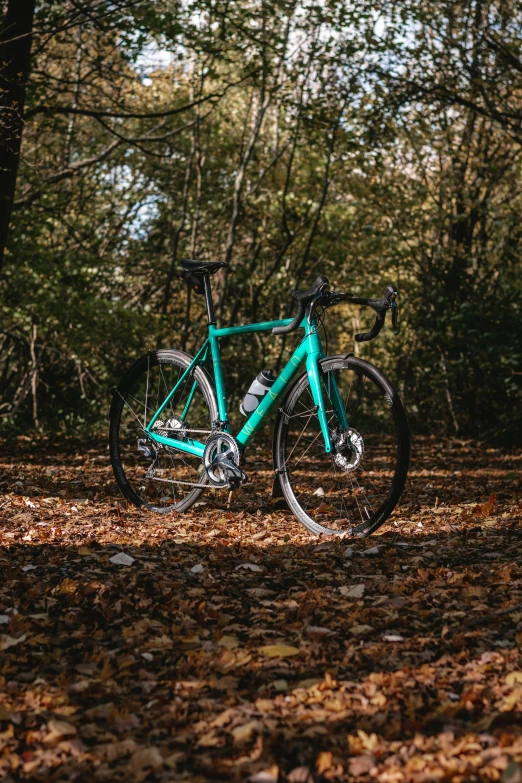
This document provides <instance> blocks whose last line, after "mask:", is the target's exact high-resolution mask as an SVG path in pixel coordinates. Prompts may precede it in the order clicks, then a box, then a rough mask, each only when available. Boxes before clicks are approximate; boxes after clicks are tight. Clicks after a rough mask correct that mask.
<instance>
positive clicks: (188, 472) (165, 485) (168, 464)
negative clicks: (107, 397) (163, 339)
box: [118, 359, 212, 510]
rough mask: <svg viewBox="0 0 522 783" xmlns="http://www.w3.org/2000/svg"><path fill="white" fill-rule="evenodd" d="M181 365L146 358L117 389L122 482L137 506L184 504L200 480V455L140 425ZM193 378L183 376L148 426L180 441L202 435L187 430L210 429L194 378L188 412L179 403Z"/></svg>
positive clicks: (209, 416)
mask: <svg viewBox="0 0 522 783" xmlns="http://www.w3.org/2000/svg"><path fill="white" fill-rule="evenodd" d="M185 369H186V366H184V365H182V364H181V363H179V364H178V363H177V362H174V361H173V360H172V359H170V360H168V359H167V360H159V361H158V360H156V359H149V361H148V363H147V366H146V367H145V369H144V371H143V372H142V373H140V374H139V375H138V376H137V377H136V378H135V379H134V380H133V381H132V382H131V383H130V384H129V388H128V391H125V392H122V393H121V394H120V406H121V415H120V420H119V431H118V450H119V460H120V463H121V468H122V471H123V473H124V476H125V481H126V482H127V484H128V485H129V487H130V490H131V492H132V493H133V495H134V496H135V498H133V499H134V500H135V502H136V499H137V502H138V503H139V504H140V505H146V506H148V507H149V508H153V509H155V510H168V509H173V508H176V507H180V506H183V505H185V504H186V503H187V502H188V500H189V499H190V498H192V497H193V496H194V494H196V495H199V494H200V493H201V492H202V487H203V486H204V485H205V484H206V475H205V473H204V471H203V470H202V462H201V458H199V457H193V456H191V455H190V454H186V453H182V452H180V451H177V450H176V449H173V448H170V447H168V446H162V445H160V444H158V443H156V442H154V441H152V440H151V439H150V437H149V436H148V434H147V433H146V432H145V426H146V424H147V423H148V422H149V421H150V419H151V417H152V416H153V415H154V413H155V411H156V410H157V409H158V408H159V406H160V405H161V403H162V402H163V400H164V399H165V397H166V396H167V394H168V393H169V392H170V390H171V389H172V388H173V387H174V386H175V385H176V383H177V381H178V380H179V378H180V377H181V375H182V374H183V372H184V371H185ZM193 384H194V378H193V377H192V376H191V377H190V378H187V379H186V380H185V381H184V382H183V383H182V385H181V387H180V389H179V390H178V391H177V392H176V394H175V396H174V397H173V399H172V400H171V401H170V402H169V404H168V405H167V406H166V407H165V409H164V411H163V412H162V414H161V416H160V417H159V418H158V420H157V422H156V423H155V425H154V431H156V432H159V433H160V434H162V435H165V436H167V437H175V438H179V439H180V440H182V441H186V440H187V438H190V437H193V438H194V439H197V440H204V439H205V438H206V436H205V435H204V434H202V433H201V434H198V433H196V432H189V430H191V431H192V430H204V431H206V432H208V431H209V430H210V429H211V424H212V413H211V410H210V407H209V402H208V400H207V396H206V395H205V393H204V391H203V388H202V386H201V384H200V383H199V382H197V383H196V389H195V391H194V393H193V395H192V400H191V402H190V407H189V410H188V413H187V414H185V416H184V415H183V414H184V411H185V406H186V404H187V402H188V400H189V396H190V394H191V392H192V387H193Z"/></svg>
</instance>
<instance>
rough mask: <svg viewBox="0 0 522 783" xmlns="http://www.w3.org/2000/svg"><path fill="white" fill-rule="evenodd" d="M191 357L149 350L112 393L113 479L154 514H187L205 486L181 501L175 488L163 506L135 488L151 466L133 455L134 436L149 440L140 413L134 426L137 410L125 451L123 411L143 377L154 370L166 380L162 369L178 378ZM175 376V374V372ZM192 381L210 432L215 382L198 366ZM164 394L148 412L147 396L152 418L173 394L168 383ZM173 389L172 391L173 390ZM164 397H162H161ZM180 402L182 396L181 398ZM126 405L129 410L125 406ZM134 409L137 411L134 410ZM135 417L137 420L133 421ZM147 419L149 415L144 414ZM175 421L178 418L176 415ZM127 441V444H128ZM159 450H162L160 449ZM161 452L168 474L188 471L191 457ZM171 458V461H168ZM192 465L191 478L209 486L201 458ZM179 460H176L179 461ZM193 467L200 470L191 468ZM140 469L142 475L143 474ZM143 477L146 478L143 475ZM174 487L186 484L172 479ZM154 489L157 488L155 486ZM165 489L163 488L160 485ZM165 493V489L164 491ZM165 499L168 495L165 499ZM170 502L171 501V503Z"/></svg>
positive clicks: (172, 451)
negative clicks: (129, 465)
mask: <svg viewBox="0 0 522 783" xmlns="http://www.w3.org/2000/svg"><path fill="white" fill-rule="evenodd" d="M192 358H193V357H192V356H190V355H189V354H187V353H184V352H183V351H178V350H174V349H169V350H164V349H161V350H155V351H150V352H149V353H148V354H146V355H145V356H142V357H140V358H139V359H138V360H137V361H136V362H134V364H133V365H132V366H131V367H130V368H129V370H128V371H127V373H126V374H125V375H124V377H123V378H122V380H121V382H120V384H119V385H118V386H117V387H116V389H115V390H114V393H113V400H112V404H111V408H110V412H109V419H110V429H109V450H110V459H111V464H112V467H113V470H114V476H115V478H116V483H117V484H118V486H119V488H120V490H121V492H122V493H123V495H124V497H125V498H126V499H127V500H128V501H129V502H130V503H132V504H133V505H135V506H137V507H145V508H147V509H149V510H150V511H155V512H157V513H168V512H171V511H186V510H187V509H188V508H190V506H192V505H193V503H195V502H196V501H197V500H198V498H199V497H201V494H202V493H203V492H204V489H205V486H197V487H196V486H193V488H192V489H191V490H187V492H186V494H184V495H181V490H180V492H179V493H178V498H176V496H175V495H174V490H173V489H172V492H173V495H172V498H171V499H169V502H167V501H165V502H164V504H163V505H159V504H158V503H157V502H156V503H155V502H153V501H151V500H150V499H148V498H146V497H144V496H143V495H144V492H143V491H141V492H140V491H139V490H140V487H138V486H136V483H137V481H136V474H138V475H137V479H138V481H139V482H142V483H145V479H144V478H143V475H145V476H146V473H147V472H148V471H149V469H150V463H149V462H147V458H144V459H143V466H141V463H140V462H139V457H140V455H137V456H136V454H134V452H133V446H132V437H135V439H137V437H138V435H139V437H141V438H143V439H144V440H145V441H146V440H147V439H146V433H144V428H143V425H142V424H141V422H140V421H139V414H138V422H137V423H135V419H136V418H137V417H136V415H135V414H136V411H137V410H138V408H136V410H135V411H134V413H133V415H132V416H129V418H130V421H131V422H134V428H135V433H132V432H131V435H130V438H127V436H126V441H125V450H124V449H123V435H122V416H123V415H125V414H124V411H125V412H126V411H127V410H128V408H131V406H130V404H129V399H133V400H135V399H136V396H135V395H132V391H133V389H135V388H136V387H137V385H138V386H139V383H140V381H142V380H143V378H144V374H145V373H147V372H149V376H150V371H151V369H154V368H157V367H159V368H160V372H159V376H160V377H164V373H163V370H164V368H168V367H171V368H176V370H177V374H178V377H179V376H180V374H181V373H182V372H183V371H184V370H185V369H186V368H187V367H188V366H189V365H190V363H191V361H192ZM173 375H175V373H173ZM149 376H147V394H148V389H149V385H148V381H149ZM193 379H194V380H195V381H197V389H196V393H197V391H198V390H199V392H200V395H198V400H199V404H200V406H201V416H202V417H206V422H205V427H204V428H206V429H208V430H211V428H212V423H213V422H214V421H216V419H217V418H218V407H217V402H216V394H215V390H214V386H213V384H212V381H211V380H210V378H209V376H208V373H207V372H206V370H205V369H204V368H203V367H201V366H197V367H196V368H195V369H194V373H193ZM174 381H175V378H173V382H172V386H173V385H174ZM163 386H164V388H162V389H161V391H159V390H158V395H157V396H158V400H154V405H155V406H156V407H155V408H154V405H152V407H151V408H150V410H149V405H148V399H147V396H146V397H145V408H144V409H145V411H147V410H148V413H149V415H152V413H153V412H154V410H157V408H158V407H159V405H160V404H161V402H162V401H163V399H164V398H165V397H166V395H167V393H168V391H170V388H168V387H169V384H168V383H167V382H166V381H165V379H164V383H163V384H162V387H163ZM172 386H171V388H172ZM161 395H163V397H161V399H160V396H161ZM180 399H181V396H180ZM133 405H136V402H133ZM205 405H206V407H207V409H208V410H207V411H205V410H204V406H205ZM126 406H127V407H126ZM132 410H134V409H132ZM174 414H175V411H174V410H173V409H172V410H169V414H168V415H169V416H174ZM133 417H134V418H133ZM145 418H146V413H145ZM174 418H175V416H174ZM191 424H192V426H194V422H191ZM127 441H128V442H127ZM153 445H154V444H153ZM122 451H125V459H124V458H123V457H122ZM158 451H159V450H158ZM162 453H164V454H165V462H166V463H167V470H168V471H169V475H178V473H179V472H183V471H185V472H186V470H187V468H186V465H187V464H188V459H189V458H188V457H187V455H183V454H182V453H181V452H179V451H177V450H175V449H169V448H168V447H162ZM167 457H168V459H167ZM151 459H152V458H151ZM192 459H193V463H191V464H190V466H189V467H190V470H191V475H192V473H194V480H195V481H197V483H198V484H201V485H206V483H207V476H206V473H205V472H204V471H201V470H200V469H199V465H202V462H201V460H198V458H195V457H194V458H192ZM176 460H177V461H176ZM126 461H127V464H126ZM128 463H131V470H130V471H129V467H128ZM179 463H182V464H181V465H179V471H178V472H177V468H178V464H179ZM192 464H194V465H195V466H196V465H197V466H198V467H196V468H194V469H193V468H192ZM183 466H185V467H183ZM145 468H147V471H145ZM140 470H141V473H140ZM129 473H132V474H133V475H132V476H131V475H129ZM142 474H143V475H142ZM152 480H153V481H154V480H155V481H156V483H157V482H158V481H166V480H165V479H159V478H157V477H154V479H152ZM170 482H171V487H174V485H176V486H179V487H181V488H183V487H184V486H185V485H184V484H181V483H180V484H177V482H176V479H174V480H172V479H170ZM166 483H169V480H167V481H166ZM153 486H154V485H153ZM159 486H160V487H162V485H159ZM158 491H159V490H158ZM165 491H166V490H165ZM165 497H166V498H167V497H168V496H165ZM170 500H171V501H172V502H170Z"/></svg>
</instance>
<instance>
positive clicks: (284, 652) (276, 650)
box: [259, 644, 300, 658]
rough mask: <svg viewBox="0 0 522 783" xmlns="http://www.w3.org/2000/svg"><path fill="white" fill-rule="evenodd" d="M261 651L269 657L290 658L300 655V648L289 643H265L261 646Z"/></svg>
mask: <svg viewBox="0 0 522 783" xmlns="http://www.w3.org/2000/svg"><path fill="white" fill-rule="evenodd" d="M259 652H260V653H261V654H262V655H265V656H266V657H267V658H290V657H291V656H292V655H299V653H300V650H299V649H298V648H297V647H291V646H289V645H287V644H265V645H264V646H263V647H260V648H259Z"/></svg>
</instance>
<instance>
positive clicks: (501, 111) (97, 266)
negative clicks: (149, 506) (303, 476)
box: [0, 0, 522, 437]
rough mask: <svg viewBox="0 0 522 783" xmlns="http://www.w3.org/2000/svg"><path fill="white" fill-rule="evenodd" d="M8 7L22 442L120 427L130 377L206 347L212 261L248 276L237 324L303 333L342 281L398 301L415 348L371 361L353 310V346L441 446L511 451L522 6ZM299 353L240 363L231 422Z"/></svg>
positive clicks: (342, 331)
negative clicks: (444, 437)
mask: <svg viewBox="0 0 522 783" xmlns="http://www.w3.org/2000/svg"><path fill="white" fill-rule="evenodd" d="M1 7H2V11H3V19H2V22H1V26H0V67H1V73H0V111H1V113H0V169H1V171H0V185H1V187H0V198H1V199H2V221H3V222H2V226H3V227H4V228H3V229H2V231H3V234H2V232H0V243H1V244H2V250H3V246H4V245H5V253H4V262H3V269H2V280H1V283H0V308H1V310H0V312H1V319H0V346H1V348H0V379H1V382H0V416H1V422H2V426H3V427H4V428H6V429H7V430H10V429H11V428H16V429H17V430H31V429H34V428H39V429H56V428H58V429H64V430H73V429H74V430H79V431H82V430H83V429H84V428H85V427H87V426H88V427H93V426H97V425H98V426H101V427H103V426H104V416H103V415H102V414H103V413H104V412H105V410H106V408H107V406H108V398H109V394H108V390H109V388H110V386H111V385H112V384H113V383H114V382H116V381H117V379H118V377H119V376H120V375H121V373H122V371H123V369H124V368H125V367H126V366H127V365H128V364H129V363H130V362H131V361H133V360H134V359H135V358H136V357H137V356H139V355H140V354H142V353H144V352H145V351H146V350H147V349H148V348H150V347H155V346H158V345H161V346H163V347H167V346H169V347H170V346H180V347H182V348H184V349H185V350H188V351H189V352H190V351H192V350H194V349H195V347H196V346H197V345H199V344H200V343H201V342H202V338H203V334H204V326H205V324H204V321H205V319H204V318H203V301H202V300H201V299H200V298H199V297H197V296H195V295H194V294H192V295H190V294H188V293H187V291H186V287H185V285H184V283H182V282H181V280H180V279H179V275H178V271H177V269H178V262H179V259H180V258H182V257H197V258H203V259H210V258H217V259H220V260H225V261H227V262H228V263H229V264H230V267H229V270H228V274H226V275H221V276H216V277H215V278H214V282H215V287H214V290H215V300H216V310H217V314H218V317H219V319H220V321H221V322H222V323H224V324H234V323H239V322H242V321H248V320H251V319H254V320H261V319H263V320H264V319H267V318H271V317H273V318H278V317H286V316H289V315H292V314H293V313H292V300H291V298H290V292H291V291H292V290H293V289H294V288H295V287H298V286H301V287H303V286H305V285H307V284H308V283H309V282H311V281H312V280H313V279H314V278H315V276H317V275H318V274H326V275H327V276H328V278H329V279H330V282H331V284H332V285H334V286H335V287H336V288H337V289H346V290H353V291H355V292H357V293H360V294H361V295H367V296H380V295H381V294H382V291H383V290H384V287H385V286H386V285H387V284H388V283H390V282H393V283H395V284H397V285H398V287H399V291H400V301H401V336H400V339H399V340H397V339H396V338H395V337H394V336H393V335H392V334H391V330H389V331H387V332H386V334H385V336H384V338H383V339H382V338H381V339H380V340H379V341H377V342H376V343H375V344H369V345H367V346H364V348H360V347H358V346H356V347H355V348H354V344H353V340H352V334H353V331H354V329H355V330H357V329H358V328H359V324H358V319H359V318H361V319H363V320H364V319H365V318H366V316H365V315H364V314H360V313H359V312H358V311H357V310H354V309H353V308H349V307H342V308H338V309H337V310H332V311H330V312H329V314H328V315H329V318H328V320H327V326H328V331H329V348H330V349H331V350H332V351H334V350H342V351H353V350H360V351H362V354H363V355H365V356H367V357H369V358H373V359H375V360H376V361H378V363H380V364H381V365H382V366H384V367H385V369H386V370H387V372H388V373H389V374H390V376H391V377H392V378H393V379H394V380H395V382H396V383H397V385H398V386H399V390H400V392H401V395H402V396H403V398H404V401H405V404H406V407H407V408H408V411H409V416H410V419H411V421H412V422H413V423H414V425H415V426H416V427H417V428H419V429H421V430H424V431H426V430H429V431H437V432H442V431H446V432H449V433H457V434H459V435H463V436H464V435H467V434H481V435H484V436H485V437H496V436H509V435H512V434H513V432H514V431H515V429H516V427H515V424H516V422H518V425H520V416H521V414H520V401H521V383H520V381H521V378H522V262H521V249H522V231H521V228H520V227H521V225H522V220H521V212H522V195H521V192H520V181H521V176H520V175H521V170H520V169H521V154H522V130H521V121H522V103H521V101H522V99H521V95H522V59H521V45H522V38H521V35H520V30H521V22H522V9H521V7H520V4H517V3H514V2H511V1H510V0H509V1H508V2H505V1H504V0H495V2H482V0H467V1H466V2H449V0H448V2H446V1H445V0H441V1H440V2H430V3H427V2H421V3H419V2H409V0H400V2H398V3H394V4H392V6H391V7H390V4H389V3H379V2H377V3H375V2H372V3H369V2H366V0H362V1H359V2H357V3H351V2H335V1H334V0H326V1H325V2H324V3H321V4H317V3H312V2H308V1H307V0H247V1H246V2H238V3H220V2H217V0H187V1H186V2H183V3H180V2H175V1H174V0H157V1H156V2H151V1H150V0H134V1H132V0H113V1H110V0H97V1H96V2H81V1H79V0H63V2H61V3H53V2H45V1H43V0H41V1H40V2H36V5H34V4H32V3H31V2H29V0H25V5H24V3H22V2H17V0H10V1H9V2H3V3H2V5H1ZM33 9H34V20H32V13H33ZM21 15H23V22H24V24H25V27H24V26H23V25H22V22H21V19H22V16H21ZM20 63H22V65H20ZM15 66H16V67H15ZM7 222H9V232H8V234H7V235H6V229H7ZM6 236H7V238H6ZM361 325H364V324H361ZM288 347H289V341H286V342H281V341H280V340H274V339H269V338H267V337H264V336H261V337H259V336H256V338H255V340H251V341H249V342H248V350H247V351H246V350H245V345H244V344H242V343H241V342H240V341H238V342H234V343H230V344H229V345H227V346H226V356H227V361H228V365H227V367H228V372H229V375H230V386H229V389H228V392H229V394H230V397H231V400H235V399H236V398H237V396H238V395H239V394H240V393H241V391H242V390H243V389H244V388H245V387H246V386H247V385H248V383H249V382H250V380H251V379H252V378H253V376H254V375H255V374H256V372H257V371H258V370H260V369H263V367H273V368H274V369H276V370H277V369H278V368H279V366H280V364H281V361H282V358H283V355H284V352H285V351H286V349H287V348H288ZM251 376H252V378H251Z"/></svg>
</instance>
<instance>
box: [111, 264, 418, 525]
mask: <svg viewBox="0 0 522 783" xmlns="http://www.w3.org/2000/svg"><path fill="white" fill-rule="evenodd" d="M181 266H182V273H183V278H184V279H185V281H186V282H187V284H188V285H189V286H191V287H192V289H193V290H194V291H195V292H196V293H198V294H202V295H204V296H205V298H206V307H207V314H208V337H207V339H206V340H205V342H204V343H203V345H202V346H201V348H200V349H199V351H198V352H197V353H196V355H195V356H190V355H189V354H187V353H185V352H183V351H178V350H155V351H149V353H148V354H146V355H145V356H143V357H142V358H140V359H138V360H137V361H136V362H135V363H134V364H133V365H132V367H131V368H130V369H129V370H128V372H127V373H126V375H125V376H124V378H123V379H122V381H121V382H120V384H119V385H118V386H117V387H115V388H114V389H113V399H112V404H111V409H110V455H111V462H112V465H113V468H114V474H115V477H116V481H117V483H118V486H119V487H120V489H121V491H122V492H123V494H124V496H125V497H126V498H127V500H129V501H130V502H131V503H133V504H134V505H136V506H139V507H144V508H147V509H150V510H151V511H156V512H162V513H163V512H169V511H178V512H180V511H185V510H186V509H188V508H190V506H192V504H193V503H195V502H196V501H197V500H198V498H199V497H200V496H201V494H202V492H203V491H204V490H205V489H206V488H208V487H212V488H214V489H217V490H219V489H221V490H231V489H236V488H238V487H240V486H241V485H242V484H243V483H245V481H246V480H247V477H246V475H245V473H244V471H243V468H242V459H243V455H244V453H245V449H246V448H247V446H248V444H249V443H250V441H251V440H252V438H253V437H254V436H255V434H256V433H257V432H258V430H259V429H260V428H261V426H262V425H263V423H264V422H265V420H266V418H267V416H268V415H269V414H270V412H271V411H272V410H273V409H274V408H276V409H277V416H276V421H275V426H274V433H273V466H274V487H273V495H274V496H275V497H284V499H285V500H286V503H287V505H288V507H289V509H290V510H291V511H292V512H293V513H294V514H295V516H296V517H297V519H299V520H300V522H302V523H303V524H304V525H305V527H306V528H308V530H310V531H312V532H313V533H331V534H338V535H339V534H347V535H352V536H366V535H369V534H371V533H372V532H374V531H375V530H376V529H377V528H378V527H380V525H382V524H383V522H384V521H385V520H386V519H387V518H388V517H389V516H390V514H391V513H392V511H393V509H394V508H395V506H396V504H397V502H398V500H399V497H400V495H401V492H402V490H403V487H404V482H405V480H406V474H407V471H408V461H409V452H410V439H409V432H408V425H407V421H406V416H405V413H404V409H403V406H402V404H401V401H400V399H399V397H398V395H397V392H396V391H395V389H394V388H393V386H392V384H391V383H390V382H389V381H388V380H387V379H386V378H385V376H384V375H383V374H382V373H381V372H380V371H379V370H378V369H377V368H376V367H374V366H373V365H371V364H369V363H368V362H366V361H363V360H362V359H359V358H357V357H355V356H354V355H353V354H352V353H348V354H342V355H336V356H325V354H324V353H323V347H322V343H321V338H320V335H319V326H320V324H321V323H322V319H323V318H324V313H325V311H326V309H327V308H328V307H331V306H333V305H337V304H340V303H341V302H345V301H346V302H350V303H353V304H356V305H366V306H369V307H371V308H372V309H373V310H374V311H375V312H376V320H375V323H374V325H373V327H372V329H371V330H370V331H369V332H367V333H365V334H358V335H355V339H356V340H357V341H358V342H365V341H367V340H372V339H373V338H374V337H376V336H377V335H378V334H379V332H380V331H381V329H382V327H383V325H384V322H385V318H386V313H387V311H388V310H391V313H392V321H393V326H394V330H395V333H397V331H398V330H397V325H398V308H397V289H396V288H395V287H394V286H388V288H387V289H386V292H385V295H384V297H383V299H379V300H377V299H365V298H362V297H357V296H354V295H353V294H351V293H341V292H336V291H328V290H327V286H328V280H327V278H326V277H324V276H320V277H318V278H317V280H316V281H315V283H314V284H313V286H312V287H311V288H310V289H309V290H307V291H294V293H293V297H294V300H295V302H296V304H297V313H296V315H295V318H293V319H291V318H287V319H283V320H279V321H266V322H263V323H255V324H247V325H244V326H231V327H225V328H218V327H217V326H216V321H215V317H214V307H213V302H212V293H211V286H210V277H211V275H212V274H214V273H215V272H216V271H217V270H218V269H220V268H221V267H223V266H225V264H224V263H222V262H209V263H203V262H199V261H192V260H186V261H183V262H182V264H181ZM298 328H300V329H302V330H303V336H302V338H301V339H300V341H299V343H298V344H297V346H296V348H295V350H294V351H293V352H292V355H291V357H290V359H289V360H288V362H287V364H286V366H285V367H284V368H283V369H282V370H281V372H280V373H279V375H278V376H277V378H276V379H275V380H273V382H271V383H270V385H269V387H268V388H267V389H266V394H264V396H262V397H261V398H260V399H259V404H258V405H257V407H254V409H253V410H252V409H251V408H252V406H250V410H251V412H250V413H249V414H248V418H247V420H246V422H245V424H244V426H243V427H242V428H241V430H240V431H239V432H238V433H237V434H236V435H235V436H233V435H232V434H231V431H230V423H229V416H228V410H227V400H226V394H225V384H224V378H223V370H222V365H221V354H220V347H219V340H220V338H222V337H227V338H230V337H234V336H235V335H241V334H248V333H252V332H268V331H271V332H272V334H275V335H282V334H289V333H290V332H293V331H294V330H295V329H298ZM207 360H210V361H211V364H212V370H213V373H212V374H213V378H212V377H211V375H210V374H209V372H208V371H207V369H206V368H205V365H206V363H207ZM251 396H252V395H251ZM256 402H257V400H256ZM243 412H245V409H244V408H243Z"/></svg>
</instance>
